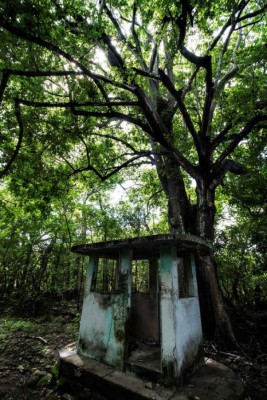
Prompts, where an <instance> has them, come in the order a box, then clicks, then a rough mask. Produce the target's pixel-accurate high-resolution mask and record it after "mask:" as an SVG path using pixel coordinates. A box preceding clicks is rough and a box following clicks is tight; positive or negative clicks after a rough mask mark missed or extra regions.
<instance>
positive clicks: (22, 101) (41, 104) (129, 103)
mask: <svg viewBox="0 0 267 400" xmlns="http://www.w3.org/2000/svg"><path fill="white" fill-rule="evenodd" d="M19 102H20V104H24V105H26V106H29V107H37V108H38V107H40V108H41V107H50V108H72V107H86V106H88V107H115V106H117V107H119V106H128V107H133V106H134V107H139V106H140V104H139V102H138V101H108V102H103V101H83V102H75V101H69V102H55V103H52V102H45V101H43V102H42V101H31V100H26V99H19Z"/></svg>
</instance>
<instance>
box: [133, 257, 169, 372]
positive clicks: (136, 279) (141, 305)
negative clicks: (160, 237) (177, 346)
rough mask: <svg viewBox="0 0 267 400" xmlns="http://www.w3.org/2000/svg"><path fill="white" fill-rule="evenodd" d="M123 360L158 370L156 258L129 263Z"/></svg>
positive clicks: (159, 351) (158, 331)
mask: <svg viewBox="0 0 267 400" xmlns="http://www.w3.org/2000/svg"><path fill="white" fill-rule="evenodd" d="M128 332H129V345H128V357H127V360H126V361H127V363H128V364H131V365H134V366H135V367H141V368H145V369H147V370H152V371H157V372H160V371H161V345H160V318H159V292H158V260H157V259H152V260H135V261H133V264H132V295H131V310H130V318H129V330H128Z"/></svg>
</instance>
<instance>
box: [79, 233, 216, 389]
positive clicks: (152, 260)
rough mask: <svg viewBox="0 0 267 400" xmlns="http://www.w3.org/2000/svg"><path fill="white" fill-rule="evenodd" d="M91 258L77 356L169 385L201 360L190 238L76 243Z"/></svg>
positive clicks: (199, 245)
mask: <svg viewBox="0 0 267 400" xmlns="http://www.w3.org/2000/svg"><path fill="white" fill-rule="evenodd" d="M72 251H73V252H74V253H78V254H83V255H86V256H89V265H88V271H87V277H86V284H85V295H84V301H83V308H82V316H81V323H80V331H79V341H78V349H77V354H78V355H81V356H84V357H86V358H88V359H93V360H96V361H98V362H100V363H103V364H104V365H108V366H111V367H113V368H115V369H117V370H120V371H125V372H126V373H127V372H129V373H132V374H134V375H137V376H141V377H146V378H147V379H150V380H151V381H155V382H159V383H162V384H164V385H172V384H176V385H177V384H179V383H181V381H182V379H183V377H184V376H185V375H187V374H189V373H192V372H193V371H194V370H195V369H196V368H197V366H198V365H199V364H201V363H202V362H203V354H202V329H201V319H200V310H199V300H198V288H197V281H196V268H195V261H194V255H195V254H196V253H197V252H198V253H200V254H208V252H209V246H208V244H207V242H206V241H204V240H202V239H201V238H198V237H194V236H191V235H154V236H146V237H138V238H131V239H125V240H114V241H108V242H101V243H92V244H86V245H78V246H74V247H73V248H72Z"/></svg>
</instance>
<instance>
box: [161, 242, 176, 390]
mask: <svg viewBox="0 0 267 400" xmlns="http://www.w3.org/2000/svg"><path fill="white" fill-rule="evenodd" d="M160 286H161V289H160V314H161V353H162V354H161V357H162V372H163V373H164V375H165V376H166V377H167V379H169V380H170V381H171V380H173V379H174V377H175V376H176V348H175V347H176V339H175V330H176V326H175V323H176V321H175V302H176V300H177V298H178V271H177V251H176V248H175V247H172V246H162V247H161V249H160ZM166 383H167V382H166Z"/></svg>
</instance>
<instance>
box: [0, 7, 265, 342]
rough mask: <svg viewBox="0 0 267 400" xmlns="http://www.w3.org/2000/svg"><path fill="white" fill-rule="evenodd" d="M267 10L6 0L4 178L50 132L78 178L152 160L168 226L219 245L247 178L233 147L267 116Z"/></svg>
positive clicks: (213, 289) (210, 276)
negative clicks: (222, 221)
mask: <svg viewBox="0 0 267 400" xmlns="http://www.w3.org/2000/svg"><path fill="white" fill-rule="evenodd" d="M266 9H267V6H266V4H265V3H264V1H260V0H259V1H256V0H240V1H226V0H220V1H216V2H214V1H203V0H196V1H193V0H180V1H173V0H166V1H154V2H148V1H146V0H143V1H142V0H135V1H128V0H127V1H126V0H125V1H124V0H112V1H109V2H106V1H105V0H101V1H99V2H98V1H96V0H86V1H85V0H77V1H75V2H73V1H72V0H53V1H47V0H46V1H42V2H39V1H36V0H26V1H22V0H21V1H20V0H16V1H9V2H6V1H1V2H0V29H1V30H0V34H1V37H2V39H1V47H0V57H1V61H0V63H1V64H0V68H1V71H2V80H1V87H0V101H1V103H2V111H1V112H2V122H1V124H2V130H1V143H2V146H3V150H2V153H1V157H2V158H3V161H2V163H1V172H0V174H1V176H4V175H5V174H7V173H8V172H10V170H11V169H12V164H13V163H14V161H15V160H16V157H17V155H18V153H19V151H20V148H21V146H22V144H23V137H25V136H26V135H27V139H26V140H27V141H29V136H30V138H31V140H32V141H34V137H35V136H36V135H37V136H38V135H43V136H44V138H45V140H46V141H47V142H48V143H49V144H48V146H50V147H51V144H52V145H53V146H54V151H55V153H56V152H57V151H59V153H60V156H61V157H65V159H66V162H67V163H68V166H69V168H70V169H71V171H72V173H78V172H81V173H84V172H88V171H90V172H91V173H94V174H95V175H96V176H97V177H98V178H99V179H100V180H102V181H103V180H106V179H108V178H110V177H111V176H112V175H114V174H115V173H116V172H118V171H120V170H121V169H122V168H125V167H128V166H129V165H139V164H140V162H141V160H147V162H150V163H151V162H152V163H153V164H154V165H155V167H156V170H157V173H158V177H159V179H160V182H161V186H162V188H163V190H164V192H165V195H166V198H167V200H168V219H169V227H170V231H171V232H176V233H191V234H196V235H199V236H202V237H205V238H206V239H207V240H209V241H211V242H212V241H213V239H214V218H215V212H216V210H215V191H216V188H217V187H218V186H219V185H220V184H221V183H222V181H223V178H224V176H225V175H226V174H227V173H228V172H231V173H234V174H243V173H244V172H245V168H244V167H243V166H242V165H241V164H240V163H239V162H238V161H236V160H235V150H236V148H237V147H238V146H239V145H240V143H243V142H244V141H246V140H248V137H249V135H250V134H251V133H253V132H257V134H258V135H261V134H262V132H263V128H264V123H265V121H266V120H267V114H266V101H265V100H264V85H263V76H264V72H265V66H264V57H266V44H265V43H264V35H265V30H264V29H265V24H264V14H265V11H266ZM16 125H17V128H16V129H15V128H14V126H16ZM16 135H18V139H17V141H16V139H15V138H16ZM62 137H64V139H62ZM100 139H101V140H100ZM62 142H64V143H65V147H64V146H63V147H62V146H61V147H60V146H59V143H61V144H62ZM27 143H28V142H27ZM70 143H71V144H72V146H73V145H75V146H76V147H75V150H76V151H71V149H73V147H71V146H70ZM59 148H60V150H59ZM62 148H63V150H62ZM64 152H65V154H64ZM78 153H79V155H77V154H78ZM80 154H82V156H80ZM192 181H195V184H196V201H195V202H194V201H193V200H192V199H191V198H190V196H189V195H188V190H187V187H186V186H187V185H192ZM198 274H199V285H200V294H201V305H202V308H204V307H208V308H206V312H205V313H202V314H203V315H206V317H207V320H205V319H204V320H203V322H204V326H205V327H206V328H207V327H210V329H209V331H210V333H214V330H216V332H217V333H218V332H220V333H222V332H223V331H224V330H225V332H226V336H228V337H230V338H231V337H232V334H231V329H230V325H229V323H228V318H227V315H226V313H225V311H224V308H223V304H222V301H221V297H220V294H219V290H218V286H217V278H216V269H215V262H214V259H213V257H202V258H201V257H199V259H198ZM232 340H233V337H232Z"/></svg>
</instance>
